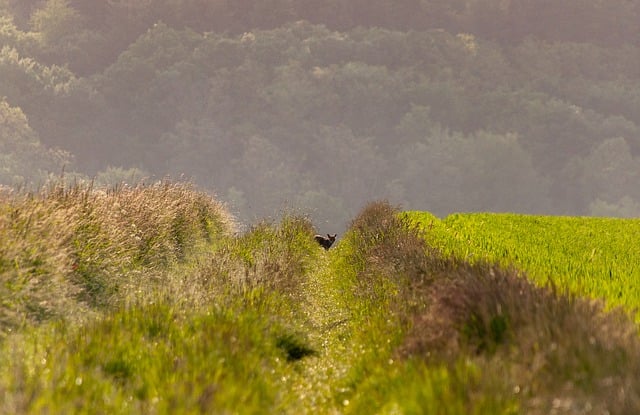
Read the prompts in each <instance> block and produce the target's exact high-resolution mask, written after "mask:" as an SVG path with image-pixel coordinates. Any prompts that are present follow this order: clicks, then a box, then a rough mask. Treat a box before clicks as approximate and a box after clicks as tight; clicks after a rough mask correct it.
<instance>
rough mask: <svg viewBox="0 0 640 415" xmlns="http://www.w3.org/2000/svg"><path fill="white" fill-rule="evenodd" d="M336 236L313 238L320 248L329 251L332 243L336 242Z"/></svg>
mask: <svg viewBox="0 0 640 415" xmlns="http://www.w3.org/2000/svg"><path fill="white" fill-rule="evenodd" d="M337 236H338V234H337V233H334V234H333V235H331V234H329V233H328V234H327V236H323V235H316V236H314V238H315V240H316V242H317V243H319V244H320V246H322V247H323V248H324V249H329V248H331V245H333V243H334V242H335V241H336V237H337Z"/></svg>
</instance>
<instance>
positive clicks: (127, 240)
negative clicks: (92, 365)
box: [0, 182, 234, 335]
mask: <svg viewBox="0 0 640 415" xmlns="http://www.w3.org/2000/svg"><path fill="white" fill-rule="evenodd" d="M233 226H234V225H233V221H232V218H231V216H230V215H229V214H228V213H227V211H226V210H225V208H224V206H222V205H221V204H220V203H218V202H216V201H215V200H213V199H212V198H211V197H209V196H207V195H206V194H204V193H201V192H197V191H195V190H194V189H193V188H192V187H191V186H190V185H188V184H177V183H171V182H160V183H156V184H153V185H140V186H136V187H127V186H121V187H119V188H116V189H113V190H108V191H107V190H95V189H92V188H91V187H90V186H84V185H74V186H66V185H63V184H56V185H52V186H49V187H47V188H44V189H43V190H42V191H41V192H39V193H29V194H26V193H9V192H4V193H3V195H1V196H0V298H2V303H0V333H1V334H2V335H5V334H6V333H8V332H10V331H13V330H16V329H17V328H19V327H23V326H25V325H27V324H33V323H38V322H42V321H44V320H47V319H50V318H54V317H57V318H64V319H70V320H77V319H83V318H85V317H86V316H88V315H91V313H92V312H93V311H97V310H100V309H104V308H110V307H117V306H119V305H122V304H123V303H124V302H126V301H129V300H131V298H132V297H135V296H136V295H139V294H140V293H139V292H138V291H140V290H141V289H142V287H145V286H146V287H149V289H150V288H151V287H152V286H153V282H154V281H153V280H154V279H155V280H156V281H155V283H156V285H157V284H162V273H163V271H164V270H166V269H167V268H168V267H169V266H170V265H171V264H172V263H173V262H175V261H180V260H183V259H184V258H185V257H186V256H187V255H188V253H189V252H190V251H191V250H193V249H194V248H195V246H196V245H197V244H200V243H211V241H212V240H213V239H214V238H216V237H219V236H222V235H228V234H230V233H231V232H232V231H233ZM143 279H145V280H147V281H141V280H143Z"/></svg>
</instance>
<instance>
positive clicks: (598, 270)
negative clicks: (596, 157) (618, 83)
mask: <svg viewBox="0 0 640 415" xmlns="http://www.w3.org/2000/svg"><path fill="white" fill-rule="evenodd" d="M536 221H537V222H536ZM554 221H555V222H554ZM532 223H533V224H535V223H539V224H540V226H539V227H538V228H537V227H536V226H533V225H532ZM543 223H544V224H545V226H542V224H543ZM627 224H628V225H629V226H627ZM492 229H493V232H492ZM633 229H634V228H633V221H630V222H625V221H616V220H605V219H603V220H594V221H593V222H587V221H586V220H583V219H580V218H541V217H521V216H505V215H502V216H501V215H458V216H452V217H450V218H446V219H444V220H439V219H437V218H435V217H434V216H432V215H429V214H426V213H422V212H411V213H409V214H400V212H399V211H398V210H397V209H396V208H394V207H393V206H390V205H389V204H388V203H386V202H373V203H371V204H369V205H367V206H366V207H365V208H364V209H363V210H362V211H361V212H360V214H358V215H357V216H356V217H355V218H354V219H353V221H352V223H351V225H350V227H349V229H348V230H347V232H346V233H345V234H344V235H342V236H341V238H340V240H339V242H337V243H336V245H335V246H334V247H332V248H331V249H330V250H328V251H325V250H323V249H322V248H320V247H319V246H318V245H317V244H316V243H315V241H314V240H313V235H314V233H315V232H316V231H317V230H316V229H314V226H313V224H312V223H311V222H310V221H309V220H308V219H307V218H305V217H302V216H296V215H285V216H284V217H283V219H281V220H280V221H278V222H273V221H263V222H260V223H256V224H254V225H252V226H251V227H249V228H248V229H247V230H246V231H242V232H240V231H238V229H237V227H236V225H235V223H234V221H233V218H232V217H231V216H230V215H229V213H228V212H227V210H226V209H225V207H224V206H222V205H221V204H219V203H217V202H216V201H215V200H213V199H211V197H209V196H207V195H205V194H203V193H201V192H199V191H197V190H195V189H193V188H192V187H191V186H189V185H185V184H179V183H170V182H163V183H158V184H154V185H148V186H138V187H126V186H122V187H120V188H116V189H112V190H109V191H102V190H95V189H91V188H90V187H83V186H71V187H65V186H51V187H49V188H47V189H44V190H43V191H42V192H40V193H38V194H17V193H16V194H14V193H10V192H6V191H5V192H4V193H0V299H1V301H0V413H2V414H41V413H46V414H69V413H80V414H82V413H87V414H89V413H91V414H93V413H109V414H169V413H170V414H200V413H229V414H231V413H234V414H235V413H238V414H254V413H255V414H262V413H284V414H300V413H307V414H362V413H382V414H397V413H402V414H422V413H432V414H519V413H526V414H549V413H572V414H573V413H576V414H577V413H581V414H587V413H594V414H596V413H598V414H601V413H610V414H632V413H638V411H639V410H640V340H639V338H638V333H637V325H636V323H635V322H634V321H633V318H632V317H631V316H632V314H630V313H629V311H630V310H632V309H633V307H634V298H635V297H633V296H632V295H631V294H630V293H628V292H627V290H622V287H623V285H621V284H622V283H623V282H624V281H627V279H629V278H633V277H632V275H634V274H633V272H635V271H634V269H633V253H632V252H631V251H629V249H630V248H629V247H628V246H626V245H625V244H624V243H623V241H625V240H626V241H629V240H631V238H632V232H633ZM507 230H511V231H509V232H508V231H507ZM625 234H626V235H627V236H624V235H625ZM544 235H550V236H549V237H546V236H544ZM501 238H502V239H501ZM562 238H573V239H570V240H572V241H574V242H572V243H570V244H568V245H569V246H566V247H565V248H564V250H560V251H559V252H557V253H556V252H555V251H556V250H558V249H560V248H559V247H560V245H559V244H560V242H561V241H562ZM625 238H626V239H625ZM587 239H588V240H587ZM598 240H599V241H601V242H600V243H599V244H598V243H597V241H598ZM532 241H535V242H532ZM616 244H618V245H616ZM616 246H618V248H616ZM545 249H546V251H545ZM549 253H554V254H557V255H556V256H551V255H550V254H549ZM558 254H561V255H558ZM587 254H588V255H587ZM581 262H586V263H581ZM545 266H546V268H545ZM588 266H589V267H591V268H588ZM625 267H627V268H625ZM572 280H576V281H578V282H572ZM588 280H596V281H600V282H599V283H596V282H594V281H588ZM549 281H553V284H548V282H549ZM572 284H573V285H572ZM615 284H618V285H615ZM607 285H609V287H608V288H607V287H606V286H607ZM592 286H593V287H594V288H593V289H592V288H590V287H592ZM601 286H602V287H601ZM598 290H600V291H598ZM621 290H622V291H623V294H622V295H619V292H620V291H621ZM594 298H606V299H607V301H609V300H611V301H612V304H619V305H623V306H624V307H621V308H612V307H605V306H604V305H603V302H602V301H599V300H594Z"/></svg>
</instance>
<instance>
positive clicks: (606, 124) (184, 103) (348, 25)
mask: <svg viewBox="0 0 640 415" xmlns="http://www.w3.org/2000/svg"><path fill="white" fill-rule="evenodd" d="M639 21H640V1H638V0H632V1H627V0H609V1H607V2H604V1H599V0H591V1H583V0H568V1H563V2H554V1H547V0H544V1H540V0H535V1H534V0H511V1H502V0H456V1H450V0H401V1H395V2H391V1H389V0H374V1H369V0H368V1H361V0H349V1H347V0H328V1H317V0H269V1H248V0H243V1H234V2H228V1H218V0H215V1H203V0H144V1H139V0H135V1H134V0H107V1H101V2H83V1H79V0H75V1H74V0H44V1H41V0H28V1H27V0H2V1H0V45H1V49H0V149H1V150H0V151H1V152H0V160H1V163H0V184H4V185H9V186H37V185H40V184H43V183H45V182H46V181H47V179H48V178H49V177H50V176H51V175H59V174H60V173H61V172H62V171H63V169H64V171H65V174H68V175H73V176H74V177H85V178H87V179H89V180H90V179H93V178H95V179H96V180H97V181H98V182H101V183H106V184H109V183H117V182H119V181H120V180H131V178H132V177H134V176H135V177H138V178H139V177H146V176H148V177H163V176H167V175H169V176H171V177H181V176H184V177H187V178H189V179H191V180H192V181H193V182H194V183H196V184H197V185H198V186H199V187H200V188H202V189H206V190H207V191H209V192H211V193H215V194H216V195H217V196H218V198H219V199H221V200H223V201H227V202H229V204H230V205H231V208H232V210H233V211H235V212H236V213H237V214H238V215H239V217H240V218H242V219H250V218H253V217H256V216H257V217H263V216H270V215H275V214H277V212H279V211H281V209H282V208H283V207H287V208H296V209H297V208H301V209H303V210H305V211H307V212H310V213H311V214H312V216H313V218H314V220H315V221H317V222H318V223H322V224H326V223H331V224H332V226H336V225H337V224H339V225H343V224H344V223H345V222H346V221H347V219H348V218H350V217H352V216H353V215H354V214H355V212H357V211H358V210H359V208H360V207H361V206H362V205H364V204H365V202H366V201H368V200H372V199H379V198H387V199H389V200H390V201H392V202H393V203H399V204H402V206H403V207H405V208H407V209H416V210H428V211H431V212H434V213H435V214H438V215H445V214H447V213H450V212H454V211H514V212H522V213H548V214H571V215H610V216H637V215H638V214H640V187H638V186H637V182H638V178H639V177H640V29H639V27H638V22H639Z"/></svg>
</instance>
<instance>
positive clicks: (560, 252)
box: [408, 212, 640, 310]
mask: <svg viewBox="0 0 640 415" xmlns="http://www.w3.org/2000/svg"><path fill="white" fill-rule="evenodd" d="M408 215H409V218H411V220H412V221H414V222H415V223H418V224H419V226H421V228H422V229H423V230H424V231H425V232H424V235H425V236H426V237H427V238H428V240H429V241H430V243H432V244H433V245H434V246H436V247H438V248H439V249H441V250H442V251H443V252H444V253H445V255H449V254H452V255H456V256H458V257H461V258H464V259H466V260H469V261H472V262H473V261H481V260H484V261H490V262H497V263H500V264H502V265H504V266H515V267H517V268H519V269H522V270H524V271H526V273H527V275H528V276H529V278H531V279H532V280H534V281H536V282H537V283H539V284H542V285H544V284H547V283H549V282H551V283H553V284H555V285H556V286H557V287H559V288H560V289H567V290H569V291H570V292H573V293H576V294H578V295H584V296H589V297H592V298H600V299H603V300H606V302H607V303H608V304H609V305H611V306H617V305H620V306H624V307H625V308H627V309H628V310H634V309H637V308H638V307H639V306H640V284H638V282H640V267H639V266H638V263H639V261H640V244H638V243H636V239H637V235H638V234H640V220H637V219H613V218H588V217H560V216H534V215H516V214H487V213H474V214H456V215H451V216H449V217H447V218H445V219H443V220H439V219H437V218H435V217H433V215H431V214H429V213H425V212H411V213H409V214H408Z"/></svg>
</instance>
